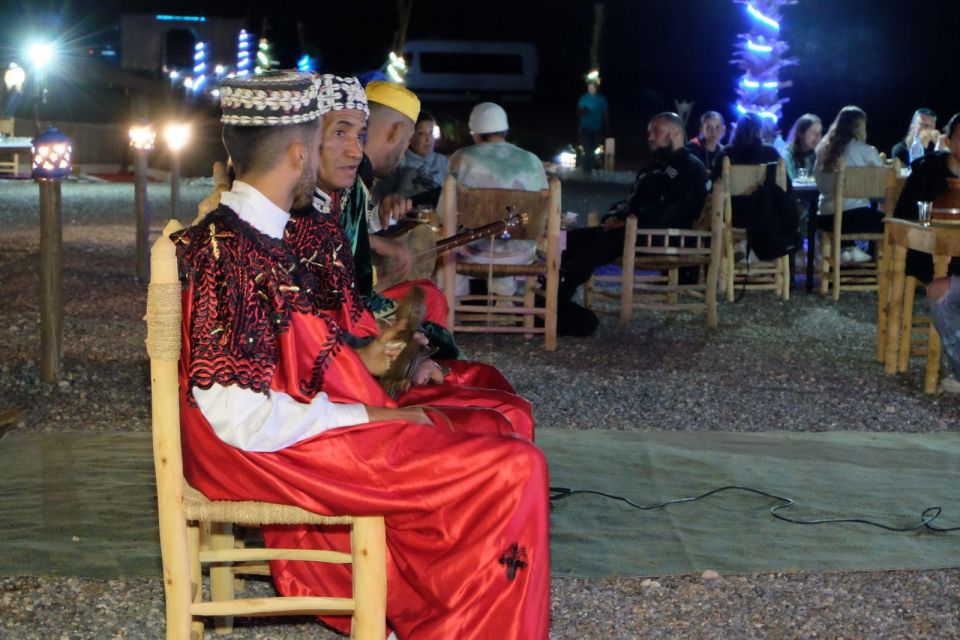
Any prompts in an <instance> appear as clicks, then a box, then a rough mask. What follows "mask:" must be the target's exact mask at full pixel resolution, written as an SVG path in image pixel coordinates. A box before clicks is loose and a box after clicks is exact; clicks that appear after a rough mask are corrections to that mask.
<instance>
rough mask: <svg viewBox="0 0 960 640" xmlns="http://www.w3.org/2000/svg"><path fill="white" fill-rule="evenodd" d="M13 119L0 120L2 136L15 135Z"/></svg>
mask: <svg viewBox="0 0 960 640" xmlns="http://www.w3.org/2000/svg"><path fill="white" fill-rule="evenodd" d="M13 123H14V119H13V118H0V134H3V135H5V136H12V135H13Z"/></svg>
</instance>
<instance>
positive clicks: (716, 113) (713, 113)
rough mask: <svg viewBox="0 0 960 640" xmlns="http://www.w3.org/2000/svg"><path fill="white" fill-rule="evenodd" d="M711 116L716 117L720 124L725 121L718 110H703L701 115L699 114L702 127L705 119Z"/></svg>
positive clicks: (705, 121)
mask: <svg viewBox="0 0 960 640" xmlns="http://www.w3.org/2000/svg"><path fill="white" fill-rule="evenodd" d="M711 118H716V119H717V120H719V121H720V124H726V122H725V121H724V119H723V116H722V115H720V112H719V111H704V112H703V115H702V116H700V126H701V127H702V126H703V125H705V124H706V123H707V120H710V119H711Z"/></svg>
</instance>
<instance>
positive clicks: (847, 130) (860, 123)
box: [813, 106, 883, 262]
mask: <svg viewBox="0 0 960 640" xmlns="http://www.w3.org/2000/svg"><path fill="white" fill-rule="evenodd" d="M840 158H843V161H844V164H845V165H846V166H848V167H879V166H882V165H883V158H881V157H880V153H879V152H878V151H877V150H876V148H875V147H872V146H870V145H868V144H867V114H866V113H864V111H863V109H861V108H860V107H855V106H846V107H844V108H843V109H840V113H838V114H837V117H836V119H835V120H834V121H833V124H831V125H830V129H829V130H828V131H827V135H825V136H824V137H823V140H821V141H820V144H819V145H817V159H816V162H815V163H814V169H813V173H814V177H815V178H816V179H817V189H818V190H819V191H820V211H819V214H820V215H818V216H817V226H819V227H820V228H821V229H822V230H824V231H833V215H834V213H835V212H836V207H837V206H838V205H839V206H840V207H841V211H842V212H843V221H842V226H841V229H840V231H841V233H881V232H882V231H883V214H882V213H881V212H880V211H878V210H876V209H873V208H871V206H870V201H869V200H867V199H865V198H844V199H843V202H841V203H837V202H835V201H834V189H835V187H836V179H837V176H836V171H837V163H838V162H839V161H840ZM840 260H841V262H867V261H869V260H871V258H870V255H869V254H867V253H866V252H865V251H863V250H861V249H860V248H859V247H856V246H855V245H852V244H851V245H850V246H849V247H847V248H845V249H844V251H843V253H842V255H841V256H840Z"/></svg>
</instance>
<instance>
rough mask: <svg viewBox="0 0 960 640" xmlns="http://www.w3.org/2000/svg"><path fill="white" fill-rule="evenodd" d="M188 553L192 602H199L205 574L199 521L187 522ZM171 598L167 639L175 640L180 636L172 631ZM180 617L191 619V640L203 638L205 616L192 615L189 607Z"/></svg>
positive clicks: (201, 598) (168, 605)
mask: <svg viewBox="0 0 960 640" xmlns="http://www.w3.org/2000/svg"><path fill="white" fill-rule="evenodd" d="M187 554H188V556H189V558H190V589H191V590H192V592H193V593H192V595H191V598H190V601H191V602H194V603H198V602H201V601H202V600H203V574H202V571H201V568H200V527H199V526H198V525H197V523H195V522H193V523H189V522H188V523H187ZM169 609H170V600H169V599H168V601H167V610H168V613H167V617H168V622H167V640H174V639H175V638H178V637H180V636H178V635H176V634H171V633H170V631H171V630H170V623H169V616H170V613H169ZM177 615H178V617H180V616H185V617H187V618H188V619H190V623H189V624H190V640H203V635H204V634H203V626H204V625H203V618H200V617H196V618H194V617H193V616H191V615H190V611H189V609H188V610H187V611H184V612H183V613H182V614H177Z"/></svg>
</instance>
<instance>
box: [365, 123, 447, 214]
mask: <svg viewBox="0 0 960 640" xmlns="http://www.w3.org/2000/svg"><path fill="white" fill-rule="evenodd" d="M436 126H437V119H436V118H434V117H433V115H432V114H430V113H429V112H427V111H421V112H420V115H419V116H418V117H417V123H416V126H415V127H414V129H413V138H411V139H410V147H409V148H408V149H407V150H406V152H405V153H404V154H403V160H401V161H400V166H399V167H397V169H396V171H394V172H393V173H392V174H390V176H388V177H386V178H383V179H382V180H377V181H376V183H375V184H374V188H373V196H374V199H375V200H377V201H379V200H380V198H381V197H383V196H384V195H388V194H391V193H395V194H397V195H399V196H401V197H404V198H410V199H411V201H412V202H413V204H414V205H432V206H434V207H435V206H437V201H438V200H439V199H440V188H441V187H442V186H443V179H444V177H445V176H446V175H447V156H445V155H443V154H441V153H437V152H435V151H434V150H433V147H434V144H435V143H436V138H434V137H433V129H434V127H436Z"/></svg>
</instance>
